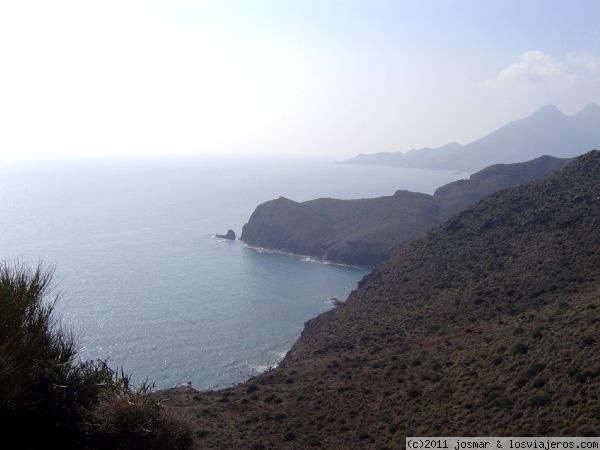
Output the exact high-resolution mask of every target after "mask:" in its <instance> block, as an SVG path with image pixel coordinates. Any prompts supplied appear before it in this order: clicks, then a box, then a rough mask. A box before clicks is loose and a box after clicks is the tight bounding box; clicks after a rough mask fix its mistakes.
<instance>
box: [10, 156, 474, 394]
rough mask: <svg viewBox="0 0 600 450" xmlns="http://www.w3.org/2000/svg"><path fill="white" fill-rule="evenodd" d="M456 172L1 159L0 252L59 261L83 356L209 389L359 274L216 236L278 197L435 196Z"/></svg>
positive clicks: (284, 346) (141, 375)
mask: <svg viewBox="0 0 600 450" xmlns="http://www.w3.org/2000/svg"><path fill="white" fill-rule="evenodd" d="M464 176H465V174H458V173H454V172H440V171H427V170H414V169H402V168H386V167H370V166H351V165H335V164H333V163H327V162H315V161H312V162H310V161H297V160H295V161H292V160H288V161H283V160H280V161H274V160H273V161H266V160H265V161H259V160H233V159H231V160H217V159H212V160H208V159H206V160H191V159H188V160H152V161H147V160H146V161H143V162H138V161H125V160H121V161H119V162H109V161H90V162H82V161H79V162H74V161H71V162H53V163H45V164H38V165H33V164H27V165H23V164H22V165H9V166H4V167H1V168H0V259H4V260H6V261H8V262H12V261H15V260H20V261H22V262H24V263H25V264H28V265H34V264H36V263H37V262H39V261H41V262H43V263H45V264H46V265H48V266H50V267H53V268H55V285H56V292H58V291H60V292H61V293H62V294H61V300H60V302H59V304H58V308H57V313H58V315H59V317H60V319H61V321H62V322H63V324H64V325H66V326H72V327H73V328H74V329H75V330H76V331H77V332H78V334H79V343H80V347H81V351H80V356H81V357H82V358H84V359H96V358H102V359H104V358H108V359H109V362H110V364H111V365H112V366H123V367H124V369H125V371H126V372H129V373H131V374H132V375H133V377H134V380H137V381H140V380H143V379H146V378H148V379H149V380H152V381H155V382H156V385H157V387H160V388H165V387H171V386H175V385H178V384H181V383H187V382H191V383H192V384H193V386H195V387H197V388H210V387H212V388H215V387H216V388H219V387H225V386H228V385H231V384H232V383H237V382H240V381H243V380H244V379H246V378H247V377H249V376H252V375H255V374H257V373H259V372H260V371H262V370H264V369H265V368H267V367H268V366H270V365H273V364H276V363H277V362H278V361H279V360H280V359H281V358H282V357H283V355H285V352H286V351H287V350H288V349H289V348H290V347H291V345H292V344H293V342H294V341H295V340H296V339H297V338H298V336H299V335H300V332H301V331H302V328H303V323H304V322H305V321H306V320H308V319H309V318H311V317H313V316H315V315H317V314H319V313H322V312H324V311H326V310H328V309H329V308H331V307H332V306H331V305H329V304H328V303H327V301H326V299H327V298H328V297H337V298H340V299H344V298H346V296H347V295H348V294H349V293H350V291H351V290H352V289H354V288H355V287H356V283H357V282H358V280H360V278H362V276H363V275H364V274H365V273H366V269H364V268H362V269H361V268H350V267H341V266H335V265H328V264H323V263H319V262H315V261H310V260H308V261H307V260H304V259H302V258H298V257H292V256H286V255H279V254H273V253H264V252H258V251H256V250H253V249H250V248H247V247H246V246H245V245H244V244H243V243H241V242H239V241H235V242H231V241H224V240H220V239H216V238H214V237H213V236H214V234H215V233H224V232H225V231H227V229H228V228H232V229H234V230H235V231H236V233H238V234H239V233H240V232H241V228H242V225H243V224H244V223H245V222H246V221H247V219H248V217H249V216H250V214H251V213H252V211H253V210H254V208H255V206H256V205H258V204H259V203H261V202H264V201H266V200H269V199H272V198H275V197H278V196H280V195H283V196H286V197H288V198H291V199H294V200H298V201H301V200H308V199H311V198H316V197H325V196H327V197H337V198H362V197H373V196H379V195H390V194H392V193H393V192H394V191H395V190H396V189H409V190H414V191H420V192H427V193H431V192H433V190H434V189H435V188H436V187H438V186H440V185H442V184H445V183H447V182H449V181H452V180H455V179H458V178H463V177H464Z"/></svg>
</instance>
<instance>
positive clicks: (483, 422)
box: [162, 151, 600, 449]
mask: <svg viewBox="0 0 600 450" xmlns="http://www.w3.org/2000/svg"><path fill="white" fill-rule="evenodd" d="M598 180H600V152H598V151H593V152H590V153H588V154H586V155H583V156H581V157H579V158H577V159H576V160H574V161H573V162H571V163H570V164H569V165H568V166H567V167H565V168H563V169H562V170H561V171H559V172H557V173H555V174H553V175H551V176H549V177H546V178H544V179H541V180H539V181H536V182H532V183H529V184H527V185H525V186H520V187H516V188H513V189H507V190H503V191H500V192H497V193H495V194H492V195H491V196H488V197H487V198H486V199H484V200H483V201H481V202H480V203H478V204H476V205H475V206H473V207H471V208H468V209H467V210H465V211H463V212H462V213H461V214H459V215H458V216H455V217H454V218H452V219H450V220H449V221H447V222H446V223H444V224H443V225H441V226H439V227H437V228H435V229H433V230H432V231H430V232H429V233H427V234H426V235H424V236H421V237H419V238H417V239H415V240H413V241H412V242H410V243H408V244H406V245H404V246H401V247H400V248H398V249H397V251H396V252H395V254H394V255H393V256H392V257H391V258H390V259H389V260H387V261H385V262H384V263H382V264H380V265H378V266H377V267H376V268H375V269H374V270H373V271H372V272H371V273H370V274H369V275H367V276H366V277H365V278H364V279H363V281H362V282H361V283H360V286H359V288H358V289H357V290H356V291H354V292H353V293H352V294H351V295H350V297H349V298H348V300H347V301H346V302H345V303H344V304H342V305H340V306H339V307H337V308H335V309H333V310H331V311H329V312H327V313H325V314H322V315H320V316H318V317H316V318H314V319H312V320H310V321H309V322H307V324H306V326H305V329H304V331H303V333H302V336H301V337H300V339H299V340H298V342H297V343H296V344H295V345H294V346H293V348H292V349H291V351H290V352H289V353H288V355H287V356H286V358H285V359H284V360H283V362H282V363H281V364H280V366H279V367H278V368H276V369H274V370H272V371H269V372H267V373H265V374H263V375H261V376H259V377H257V378H255V379H253V380H250V381H249V382H247V383H245V384H242V385H239V386H236V387H234V388H231V389H227V390H224V391H218V392H205V393H198V392H195V391H193V390H191V389H185V390H177V389H175V390H170V391H166V392H164V393H163V394H162V395H163V398H164V399H165V401H168V402H169V403H170V404H171V405H172V406H175V407H177V408H180V409H182V410H184V411H186V412H189V413H191V414H194V415H195V416H196V418H197V423H196V433H195V436H196V445H197V447H198V448H205V449H209V448H213V449H216V448H252V449H266V448H273V449H275V448H277V449H284V448H310V447H322V448H331V449H339V448H344V449H352V448H357V449H358V448H378V449H384V448H402V447H403V445H404V438H405V436H406V435H407V434H410V435H429V436H435V435H455V436H468V435H490V436H501V435H525V436H531V435H551V436H561V435H562V436H574V435H598V433H600V338H599V336H600V183H599V182H598Z"/></svg>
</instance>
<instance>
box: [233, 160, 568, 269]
mask: <svg viewBox="0 0 600 450" xmlns="http://www.w3.org/2000/svg"><path fill="white" fill-rule="evenodd" d="M568 161H569V160H567V159H559V158H552V157H549V156H544V157H541V158H538V159H535V160H532V161H528V162H526V163H519V164H498V165H495V166H491V167H488V168H486V169H484V170H482V171H480V172H477V173H475V174H473V175H471V177H470V178H469V179H468V180H460V181H456V182H454V183H450V184H447V185H445V186H443V187H441V188H439V189H438V190H437V191H436V192H435V194H434V195H433V196H431V195H426V194H420V193H416V192H409V191H397V192H396V193H395V194H394V195H392V196H389V197H379V198H373V199H361V200H336V199H330V198H322V199H317V200H311V201H308V202H303V203H298V202H294V201H292V200H289V199H286V198H283V197H280V198H279V199H277V200H272V201H269V202H266V203H263V204H262V205H259V206H258V207H257V208H256V210H255V211H254V213H253V214H252V216H251V217H250V220H249V221H248V223H247V224H246V225H244V228H243V230H242V236H241V239H242V240H243V241H245V242H246V243H248V244H249V245H252V246H256V247H264V248H269V249H274V250H279V251H284V252H290V253H297V254H303V255H310V256H315V257H318V258H323V259H327V260H330V261H335V262H340V263H345V264H356V265H373V264H376V263H378V262H380V261H383V260H384V259H385V258H387V257H389V256H390V254H391V252H392V250H393V249H394V248H395V247H396V246H397V245H399V244H402V243H404V242H407V241H409V240H411V239H413V238H415V237H416V236H418V235H419V234H421V233H423V232H425V231H427V230H429V229H431V228H432V227H434V226H435V225H437V224H438V223H440V222H442V221H443V220H445V219H447V218H448V217H450V216H452V215H454V214H456V213H457V212H459V211H461V210H463V209H464V208H466V207H467V206H468V205H470V204H472V203H474V202H476V201H478V200H481V199H482V198H483V197H485V196H486V195H488V194H490V193H492V192H495V191H497V190H500V189H504V188H508V187H513V186H516V185H519V184H523V183H526V182H528V181H530V180H532V179H535V178H539V177H541V176H544V175H546V174H548V173H550V172H552V171H554V170H557V169H559V168H561V167H562V166H564V165H565V164H566V163H567V162H568Z"/></svg>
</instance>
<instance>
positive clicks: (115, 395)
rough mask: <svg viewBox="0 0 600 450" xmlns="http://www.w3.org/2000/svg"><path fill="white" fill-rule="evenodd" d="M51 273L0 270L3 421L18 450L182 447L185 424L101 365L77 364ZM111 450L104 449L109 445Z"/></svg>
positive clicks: (0, 415)
mask: <svg viewBox="0 0 600 450" xmlns="http://www.w3.org/2000/svg"><path fill="white" fill-rule="evenodd" d="M51 280H52V272H50V271H45V270H43V268H40V267H38V268H36V269H34V270H29V269H26V268H24V267H22V266H15V267H10V266H8V265H7V264H0V423H1V424H2V428H3V430H4V432H3V438H4V439H5V440H8V441H9V442H15V443H19V444H20V445H19V447H20V448H51V447H57V448H85V447H88V448H102V447H103V446H105V444H108V443H109V444H110V448H157V449H158V448H185V447H186V446H188V445H189V444H190V443H191V438H190V436H191V431H190V428H189V426H188V425H186V422H185V421H183V420H181V419H179V418H177V417H174V416H173V415H172V414H170V413H169V412H167V411H165V410H164V408H163V407H162V406H161V405H160V404H158V403H156V402H154V401H153V400H152V399H151V398H150V395H149V389H148V387H147V386H143V387H142V388H141V389H139V390H137V391H136V390H135V389H133V388H132V387H131V385H130V383H129V379H128V377H126V376H125V375H123V373H121V375H118V374H116V373H115V372H114V371H113V370H111V369H110V368H109V367H108V366H107V364H106V363H105V362H103V361H96V362H92V361H88V362H80V361H78V360H77V359H76V353H77V346H76V340H75V338H74V335H73V333H71V332H69V331H65V330H64V329H63V328H61V327H60V326H58V324H57V323H56V322H55V318H54V316H53V310H54V306H55V304H56V301H57V298H53V299H51V298H48V295H47V294H48V291H49V289H50V287H51ZM107 448H108V447H107Z"/></svg>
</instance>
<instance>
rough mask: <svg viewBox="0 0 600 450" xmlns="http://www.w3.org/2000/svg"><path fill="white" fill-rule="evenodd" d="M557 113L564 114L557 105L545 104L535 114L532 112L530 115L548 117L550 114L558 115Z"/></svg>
mask: <svg viewBox="0 0 600 450" xmlns="http://www.w3.org/2000/svg"><path fill="white" fill-rule="evenodd" d="M557 115H560V116H563V115H564V114H563V113H562V112H561V111H560V110H559V109H558V108H557V107H556V105H544V106H542V107H541V108H540V109H538V110H537V111H535V112H534V113H533V114H531V116H530V117H534V116H540V117H548V116H557Z"/></svg>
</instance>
